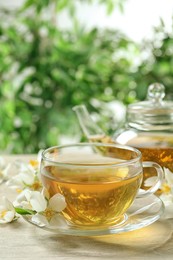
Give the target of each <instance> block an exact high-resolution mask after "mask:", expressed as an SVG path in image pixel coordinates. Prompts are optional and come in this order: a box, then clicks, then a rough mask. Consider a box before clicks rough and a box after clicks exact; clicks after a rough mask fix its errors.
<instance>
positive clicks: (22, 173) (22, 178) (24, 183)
mask: <svg viewBox="0 0 173 260" xmlns="http://www.w3.org/2000/svg"><path fill="white" fill-rule="evenodd" d="M16 165H17V167H18V174H16V175H15V176H13V177H12V178H11V179H10V180H9V181H8V182H7V185H8V186H10V187H11V188H13V189H16V191H18V192H21V191H22V190H24V189H26V188H27V189H30V190H40V189H41V188H42V184H41V181H40V176H39V174H38V172H37V167H38V162H37V161H34V160H32V161H31V162H30V164H26V163H23V162H16Z"/></svg>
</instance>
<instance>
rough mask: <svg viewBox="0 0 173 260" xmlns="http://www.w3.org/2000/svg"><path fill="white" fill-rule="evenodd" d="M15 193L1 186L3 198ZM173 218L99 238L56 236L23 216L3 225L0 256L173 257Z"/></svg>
mask: <svg viewBox="0 0 173 260" xmlns="http://www.w3.org/2000/svg"><path fill="white" fill-rule="evenodd" d="M31 157H32V158H33V156H22V155H21V156H9V157H7V159H8V160H9V161H13V160H16V159H22V160H24V161H29V159H30V158H31ZM4 194H5V195H6V196H7V197H9V199H12V196H13V195H12V193H11V192H10V191H9V190H8V189H6V188H5V186H4V185H0V198H2V195H4ZM172 233H173V220H172V219H169V220H159V221H157V222H155V223H154V224H152V225H150V226H148V227H145V228H142V229H139V230H136V231H131V232H128V233H121V234H117V235H108V236H100V237H79V236H68V235H56V234H53V233H50V232H48V231H45V230H42V229H40V228H37V227H35V226H33V225H31V224H29V223H27V222H25V221H24V220H23V219H22V217H21V218H20V219H19V220H18V221H16V222H13V223H11V224H5V225H0V259H3V260H11V259H15V260H24V259H25V260H30V259H31V260H39V259H41V260H44V259H46V260H49V259H52V260H54V259H63V260H66V259H69V260H73V259H81V260H85V259H128V260H131V259H133V260H134V259H164V260H166V259H173V235H172Z"/></svg>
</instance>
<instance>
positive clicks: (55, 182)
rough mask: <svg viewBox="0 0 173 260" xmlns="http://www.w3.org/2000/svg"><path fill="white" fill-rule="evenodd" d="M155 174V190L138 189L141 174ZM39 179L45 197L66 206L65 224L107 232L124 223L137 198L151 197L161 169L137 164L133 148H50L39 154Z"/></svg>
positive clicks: (84, 145) (81, 145)
mask: <svg viewBox="0 0 173 260" xmlns="http://www.w3.org/2000/svg"><path fill="white" fill-rule="evenodd" d="M144 167H153V168H155V170H156V172H157V180H156V182H155V184H154V185H153V186H152V187H151V188H150V189H149V190H147V191H144V190H142V189H140V187H141V183H142V178H143V168H144ZM40 170H41V179H42V183H43V186H44V187H45V188H46V189H47V190H48V191H49V193H50V196H53V195H55V194H56V193H60V194H62V195H63V196H64V197H65V200H66V203H67V206H66V208H65V209H64V210H63V211H62V214H63V216H64V218H65V219H66V220H67V221H68V222H69V223H71V224H72V225H76V226H80V227H81V226H85V227H93V226H94V227H97V226H99V227H110V226H116V225H119V224H122V223H124V222H125V221H126V220H127V214H126V212H127V210H128V209H129V207H130V206H131V205H132V203H133V202H134V200H135V198H136V197H146V196H149V195H150V194H153V193H155V192H156V191H157V190H158V189H159V187H160V185H161V182H162V178H163V172H162V168H161V167H160V166H159V165H158V164H157V163H154V162H142V160H141V152H140V151H139V150H137V149H135V148H132V147H128V146H124V145H116V144H102V143H79V144H69V145H64V146H55V147H51V148H48V149H46V150H45V151H44V152H43V153H42V160H41V168H40Z"/></svg>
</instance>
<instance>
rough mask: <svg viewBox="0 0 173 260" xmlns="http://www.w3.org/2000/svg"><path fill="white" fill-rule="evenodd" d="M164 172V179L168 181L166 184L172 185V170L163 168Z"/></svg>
mask: <svg viewBox="0 0 173 260" xmlns="http://www.w3.org/2000/svg"><path fill="white" fill-rule="evenodd" d="M164 173H165V179H166V181H167V182H168V184H169V185H170V186H172V185H173V174H172V172H171V171H170V170H169V169H167V168H164Z"/></svg>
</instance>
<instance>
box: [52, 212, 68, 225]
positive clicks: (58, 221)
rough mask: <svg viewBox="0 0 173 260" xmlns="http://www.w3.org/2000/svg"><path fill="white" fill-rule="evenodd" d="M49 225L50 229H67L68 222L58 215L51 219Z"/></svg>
mask: <svg viewBox="0 0 173 260" xmlns="http://www.w3.org/2000/svg"><path fill="white" fill-rule="evenodd" d="M49 224H50V228H56V227H57V228H58V227H67V222H66V220H65V218H64V217H63V216H62V215H60V214H58V213H57V214H55V215H54V216H53V217H52V218H51V220H50V222H49Z"/></svg>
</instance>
